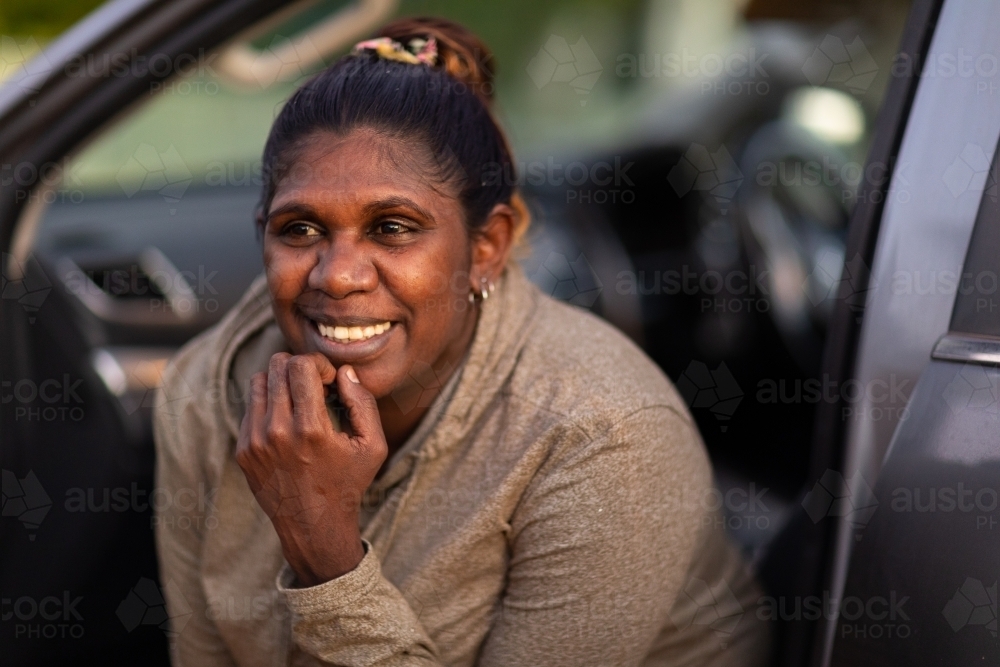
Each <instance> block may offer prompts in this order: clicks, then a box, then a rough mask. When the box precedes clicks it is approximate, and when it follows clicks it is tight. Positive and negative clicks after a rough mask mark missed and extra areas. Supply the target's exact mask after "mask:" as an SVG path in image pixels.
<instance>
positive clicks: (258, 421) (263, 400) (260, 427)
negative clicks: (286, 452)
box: [236, 373, 267, 472]
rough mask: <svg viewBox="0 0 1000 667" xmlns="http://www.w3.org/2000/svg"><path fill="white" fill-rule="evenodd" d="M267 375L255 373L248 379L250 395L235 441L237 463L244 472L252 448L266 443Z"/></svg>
mask: <svg viewBox="0 0 1000 667" xmlns="http://www.w3.org/2000/svg"><path fill="white" fill-rule="evenodd" d="M266 415H267V373H255V374H254V375H253V377H251V378H250V393H249V395H248V396H247V409H246V412H245V413H244V414H243V422H242V423H241V424H240V435H239V439H238V440H237V441H236V454H237V461H239V463H240V466H241V467H243V468H244V472H245V471H246V468H245V465H244V464H248V463H249V461H250V452H251V449H252V448H254V447H260V446H261V445H263V444H264V443H265V442H267V435H266V427H267V422H266Z"/></svg>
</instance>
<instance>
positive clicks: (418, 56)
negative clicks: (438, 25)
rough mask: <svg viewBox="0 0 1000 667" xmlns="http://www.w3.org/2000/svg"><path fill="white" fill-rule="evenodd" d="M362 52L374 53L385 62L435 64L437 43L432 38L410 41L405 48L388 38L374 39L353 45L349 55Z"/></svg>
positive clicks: (416, 38)
mask: <svg viewBox="0 0 1000 667" xmlns="http://www.w3.org/2000/svg"><path fill="white" fill-rule="evenodd" d="M362 51H374V52H375V53H376V54H378V56H379V58H385V59H386V60H396V61H399V62H402V63H409V64H411V65H429V66H432V67H433V66H434V65H436V64H437V55H438V51H437V42H436V41H435V40H434V38H433V37H431V38H430V39H420V38H419V37H415V38H413V39H411V40H410V41H409V42H408V43H407V44H406V46H403V45H402V44H401V43H399V42H397V41H396V40H394V39H392V38H390V37H376V38H375V39H368V40H365V41H363V42H358V43H357V44H355V45H354V48H353V49H352V50H351V53H361V52H362Z"/></svg>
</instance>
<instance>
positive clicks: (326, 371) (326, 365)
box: [300, 352, 337, 385]
mask: <svg viewBox="0 0 1000 667" xmlns="http://www.w3.org/2000/svg"><path fill="white" fill-rule="evenodd" d="M300 356H301V357H303V358H304V359H309V360H311V361H312V362H313V364H314V365H315V366H316V371H317V372H318V373H319V378H320V382H321V383H322V384H324V385H326V384H333V381H334V379H335V378H336V377H337V369H336V368H334V367H333V364H332V363H331V362H330V360H329V359H327V358H326V357H325V356H324V355H323V354H322V353H320V352H310V353H308V354H303V355H300Z"/></svg>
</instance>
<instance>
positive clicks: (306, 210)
mask: <svg viewBox="0 0 1000 667" xmlns="http://www.w3.org/2000/svg"><path fill="white" fill-rule="evenodd" d="M286 213H294V214H295V215H300V216H302V217H303V218H312V219H314V220H315V219H316V218H318V217H319V213H317V212H316V209H314V208H313V207H312V206H309V205H308V204H302V203H300V202H289V203H287V204H283V205H281V206H279V207H278V208H273V209H271V211H270V213H268V214H267V219H268V220H270V219H271V218H274V217H276V216H279V215H285V214H286Z"/></svg>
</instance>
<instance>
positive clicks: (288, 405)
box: [267, 352, 292, 440]
mask: <svg viewBox="0 0 1000 667" xmlns="http://www.w3.org/2000/svg"><path fill="white" fill-rule="evenodd" d="M291 358H292V355H290V354H288V353H287V352H278V353H277V354H275V355H273V356H272V357H271V361H270V363H269V364H268V366H267V433H268V438H269V439H271V440H280V439H283V438H284V437H286V436H287V435H289V433H288V427H289V426H291V419H292V397H291V394H290V392H289V390H288V371H287V367H288V360H289V359H291Z"/></svg>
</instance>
